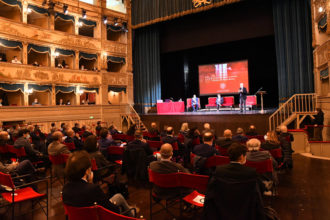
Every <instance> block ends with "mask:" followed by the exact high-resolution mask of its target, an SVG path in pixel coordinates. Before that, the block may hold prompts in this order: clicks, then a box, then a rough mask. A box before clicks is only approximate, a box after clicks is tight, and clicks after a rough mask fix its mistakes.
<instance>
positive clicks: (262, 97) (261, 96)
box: [257, 91, 267, 113]
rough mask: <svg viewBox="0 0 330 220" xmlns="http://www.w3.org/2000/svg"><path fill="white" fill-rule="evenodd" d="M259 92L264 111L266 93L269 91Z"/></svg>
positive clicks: (262, 111)
mask: <svg viewBox="0 0 330 220" xmlns="http://www.w3.org/2000/svg"><path fill="white" fill-rule="evenodd" d="M257 94H258V95H260V98H261V113H264V95H266V94H267V92H266V91H258V92H257Z"/></svg>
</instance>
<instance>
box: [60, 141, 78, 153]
mask: <svg viewBox="0 0 330 220" xmlns="http://www.w3.org/2000/svg"><path fill="white" fill-rule="evenodd" d="M63 144H64V145H65V146H66V147H67V148H68V149H69V151H73V150H75V149H76V145H75V144H74V142H71V143H66V142H64V143H63Z"/></svg>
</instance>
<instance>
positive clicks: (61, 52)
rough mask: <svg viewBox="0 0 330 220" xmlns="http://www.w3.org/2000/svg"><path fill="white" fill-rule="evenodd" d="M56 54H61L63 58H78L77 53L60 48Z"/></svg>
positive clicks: (56, 50)
mask: <svg viewBox="0 0 330 220" xmlns="http://www.w3.org/2000/svg"><path fill="white" fill-rule="evenodd" d="M55 53H59V54H60V55H63V56H76V53H75V52H74V51H73V50H64V49H60V48H56V49H55Z"/></svg>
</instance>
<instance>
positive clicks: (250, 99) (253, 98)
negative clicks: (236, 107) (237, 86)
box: [246, 95, 257, 106]
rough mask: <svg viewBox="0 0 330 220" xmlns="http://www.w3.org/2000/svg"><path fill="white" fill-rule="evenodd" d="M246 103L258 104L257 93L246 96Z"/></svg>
mask: <svg viewBox="0 0 330 220" xmlns="http://www.w3.org/2000/svg"><path fill="white" fill-rule="evenodd" d="M246 105H251V106H253V105H257V96H256V95H248V96H246Z"/></svg>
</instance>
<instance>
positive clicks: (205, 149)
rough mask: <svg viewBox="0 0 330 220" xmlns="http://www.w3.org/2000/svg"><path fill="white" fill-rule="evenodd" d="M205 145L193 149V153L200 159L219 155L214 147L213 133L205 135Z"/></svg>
mask: <svg viewBox="0 0 330 220" xmlns="http://www.w3.org/2000/svg"><path fill="white" fill-rule="evenodd" d="M203 142H204V144H199V145H196V146H195V147H194V149H193V153H194V154H196V155H197V156H200V157H207V158H208V157H212V156H214V155H216V154H218V152H217V150H216V149H215V148H214V147H213V146H212V144H213V134H212V133H211V132H209V131H208V132H206V133H204V136H203Z"/></svg>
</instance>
